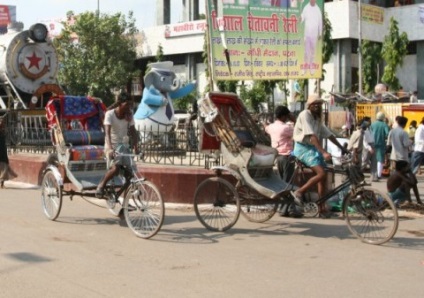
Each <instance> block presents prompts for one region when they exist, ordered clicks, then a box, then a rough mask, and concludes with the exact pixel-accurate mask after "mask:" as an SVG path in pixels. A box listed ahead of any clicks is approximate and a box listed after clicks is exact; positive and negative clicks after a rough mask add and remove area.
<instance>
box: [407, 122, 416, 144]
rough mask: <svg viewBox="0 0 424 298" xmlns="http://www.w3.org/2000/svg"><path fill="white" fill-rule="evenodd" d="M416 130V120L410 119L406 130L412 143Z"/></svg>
mask: <svg viewBox="0 0 424 298" xmlns="http://www.w3.org/2000/svg"><path fill="white" fill-rule="evenodd" d="M416 131H417V121H415V120H412V121H411V123H410V124H409V130H408V136H409V139H410V140H411V141H412V144H413V143H414V138H415V132H416Z"/></svg>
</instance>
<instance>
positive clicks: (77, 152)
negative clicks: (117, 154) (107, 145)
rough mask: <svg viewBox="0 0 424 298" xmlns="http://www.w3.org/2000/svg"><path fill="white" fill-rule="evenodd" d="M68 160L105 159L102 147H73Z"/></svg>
mask: <svg viewBox="0 0 424 298" xmlns="http://www.w3.org/2000/svg"><path fill="white" fill-rule="evenodd" d="M70 153H71V154H70V160H74V161H76V160H103V159H104V157H105V154H104V148H103V146H93V145H85V146H75V147H72V148H71V152H70Z"/></svg>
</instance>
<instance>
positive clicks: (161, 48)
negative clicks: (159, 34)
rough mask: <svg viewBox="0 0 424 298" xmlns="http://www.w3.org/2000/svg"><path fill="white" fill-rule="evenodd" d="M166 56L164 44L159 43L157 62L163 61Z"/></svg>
mask: <svg viewBox="0 0 424 298" xmlns="http://www.w3.org/2000/svg"><path fill="white" fill-rule="evenodd" d="M164 56H165V55H164V53H163V46H162V45H161V44H159V45H158V49H157V51H156V56H155V59H156V62H159V61H163V59H164Z"/></svg>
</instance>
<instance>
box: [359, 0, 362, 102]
mask: <svg viewBox="0 0 424 298" xmlns="http://www.w3.org/2000/svg"><path fill="white" fill-rule="evenodd" d="M361 4H362V0H359V1H358V16H359V20H358V79H359V85H358V89H359V90H358V91H359V93H360V94H362V8H361Z"/></svg>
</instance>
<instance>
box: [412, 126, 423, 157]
mask: <svg viewBox="0 0 424 298" xmlns="http://www.w3.org/2000/svg"><path fill="white" fill-rule="evenodd" d="M414 141H415V147H414V151H420V152H424V125H423V124H420V125H418V128H417V130H416V131H415V137H414Z"/></svg>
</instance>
